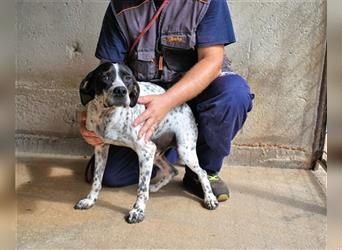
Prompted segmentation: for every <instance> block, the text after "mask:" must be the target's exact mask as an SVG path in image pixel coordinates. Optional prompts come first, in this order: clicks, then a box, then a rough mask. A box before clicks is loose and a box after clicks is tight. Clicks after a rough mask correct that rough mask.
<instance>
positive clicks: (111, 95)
mask: <svg viewBox="0 0 342 250" xmlns="http://www.w3.org/2000/svg"><path fill="white" fill-rule="evenodd" d="M139 93H140V89H139V85H138V83H137V81H136V79H135V77H134V76H133V73H132V71H131V70H130V68H128V67H127V66H125V65H123V64H118V63H109V62H108V63H103V64H101V65H99V66H98V67H97V68H96V69H95V70H94V71H92V72H90V73H89V74H88V75H87V76H86V78H85V79H84V80H83V81H82V82H81V85H80V97H81V102H82V104H83V105H86V104H87V103H88V102H90V101H91V100H93V99H94V98H95V97H96V98H102V102H103V105H104V107H113V106H117V107H119V106H124V107H127V106H130V107H134V106H135V105H136V104H137V101H138V97H139Z"/></svg>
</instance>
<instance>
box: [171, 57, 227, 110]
mask: <svg viewBox="0 0 342 250" xmlns="http://www.w3.org/2000/svg"><path fill="white" fill-rule="evenodd" d="M222 63H223V53H222V55H221V54H219V55H217V54H213V55H209V56H205V57H203V58H202V59H200V60H199V62H198V63H197V64H195V65H194V66H193V67H192V68H191V69H190V70H189V71H188V72H187V73H186V74H185V75H184V76H183V78H182V79H181V80H180V81H178V82H177V83H176V84H175V85H174V86H172V87H171V88H170V89H169V90H168V91H167V92H166V93H165V94H164V95H165V96H166V97H167V100H169V102H170V106H171V107H172V108H173V107H176V106H178V105H181V104H183V103H185V102H187V101H189V100H191V99H192V98H194V97H196V96H197V95H198V94H200V93H201V92H202V91H203V90H204V89H206V88H207V87H208V86H209V84H210V83H211V82H212V81H213V80H214V79H215V78H217V77H218V75H219V74H220V72H221V66H222Z"/></svg>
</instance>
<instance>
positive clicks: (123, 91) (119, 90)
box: [113, 87, 127, 97]
mask: <svg viewBox="0 0 342 250" xmlns="http://www.w3.org/2000/svg"><path fill="white" fill-rule="evenodd" d="M113 92H114V95H116V96H119V97H123V96H125V95H126V94H127V89H126V88H125V87H116V88H115V89H114V90H113Z"/></svg>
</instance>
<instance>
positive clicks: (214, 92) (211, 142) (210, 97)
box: [95, 0, 253, 187]
mask: <svg viewBox="0 0 342 250" xmlns="http://www.w3.org/2000/svg"><path fill="white" fill-rule="evenodd" d="M119 29H120V28H119V27H118V23H117V21H116V19H115V16H114V14H113V10H112V9H111V8H110V6H109V7H108V9H107V11H106V14H105V17H104V20H103V24H102V29H101V33H100V37H99V41H98V45H97V49H96V54H95V55H96V57H97V58H98V59H100V60H102V61H111V62H121V63H122V62H124V61H125V59H126V56H127V53H128V50H129V48H127V45H126V43H125V39H124V38H123V37H122V35H121V33H120V30H119ZM234 42H235V35H234V30H233V25H232V21H231V17H230V13H229V9H228V6H227V3H226V1H223V0H212V1H211V2H210V5H209V8H208V10H207V12H206V14H205V16H204V17H203V19H202V20H201V22H200V24H199V26H198V28H197V31H196V47H197V48H204V47H209V46H212V45H219V44H222V45H228V44H231V43H234ZM160 85H161V86H162V87H164V88H167V87H168V86H163V84H162V83H160ZM252 99H253V94H251V92H250V88H249V86H248V83H247V82H246V81H245V80H244V79H243V78H242V77H241V76H239V75H238V74H236V73H234V72H226V73H224V74H222V75H221V76H219V77H218V78H217V79H215V80H214V81H213V82H212V83H211V84H210V85H209V86H208V87H207V88H206V89H205V90H204V91H203V92H202V93H201V94H199V95H198V96H197V97H196V98H194V99H192V100H190V101H189V102H188V104H189V106H190V107H191V109H192V111H193V113H194V116H195V119H196V121H197V123H198V132H199V135H198V136H199V137H198V141H197V155H198V158H199V163H200V166H201V167H202V168H203V169H204V170H206V171H207V172H208V173H209V174H215V173H218V172H219V171H220V169H221V167H222V163H223V159H224V157H226V156H227V155H229V153H230V149H231V141H232V140H233V138H234V137H235V135H236V134H237V132H238V131H239V130H240V129H241V127H242V126H243V124H244V122H245V120H246V118H247V113H248V112H249V111H250V110H251V109H252ZM167 158H168V160H169V161H170V162H174V161H175V160H176V159H177V154H176V151H175V150H170V151H169V152H167ZM154 172H155V171H154ZM154 174H155V173H154ZM138 177H139V167H138V157H137V155H136V153H135V152H134V151H133V150H132V149H130V148H126V147H119V146H113V145H112V146H111V147H110V150H109V155H108V160H107V165H106V170H105V173H104V176H103V184H104V185H106V186H113V187H119V186H126V185H131V184H135V183H138Z"/></svg>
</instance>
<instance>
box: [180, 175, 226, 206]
mask: <svg viewBox="0 0 342 250" xmlns="http://www.w3.org/2000/svg"><path fill="white" fill-rule="evenodd" d="M208 179H209V182H210V185H211V189H212V190H213V193H214V195H215V196H216V198H217V200H218V201H219V202H222V201H226V200H228V199H229V189H228V187H227V185H226V184H225V183H224V182H223V180H222V179H221V178H220V177H219V176H218V175H217V174H208ZM183 186H184V187H185V189H186V190H188V191H189V192H190V193H193V194H194V195H196V196H198V197H200V198H202V199H203V198H204V195H203V189H202V186H201V183H200V181H199V180H198V177H197V175H196V174H195V173H194V172H192V171H191V170H190V169H186V172H185V175H184V178H183Z"/></svg>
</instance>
